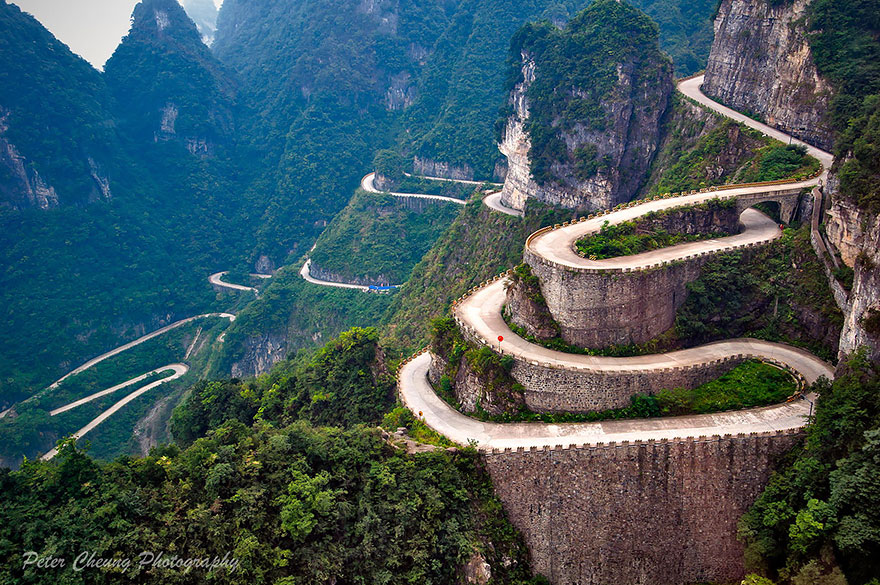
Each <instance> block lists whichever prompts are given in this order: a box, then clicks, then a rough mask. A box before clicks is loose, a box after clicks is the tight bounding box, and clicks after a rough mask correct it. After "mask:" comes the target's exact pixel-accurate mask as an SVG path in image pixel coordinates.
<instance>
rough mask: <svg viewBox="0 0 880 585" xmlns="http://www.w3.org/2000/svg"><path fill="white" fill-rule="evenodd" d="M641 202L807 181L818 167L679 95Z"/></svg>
mask: <svg viewBox="0 0 880 585" xmlns="http://www.w3.org/2000/svg"><path fill="white" fill-rule="evenodd" d="M661 137H662V139H661V142H660V148H659V150H658V153H657V157H656V158H655V159H654V162H653V163H652V165H651V172H650V175H649V177H648V180H647V182H646V183H645V185H644V186H643V187H642V189H641V190H640V195H639V196H640V197H645V196H650V195H657V194H659V193H673V192H676V193H677V192H681V191H689V190H691V189H700V188H703V187H709V186H713V185H716V186H717V185H727V184H734V183H748V182H752V181H772V180H776V179H783V178H795V177H802V176H806V175H809V174H810V173H812V172H813V171H815V170H816V169H818V168H819V161H817V160H815V159H813V158H811V157H808V156H805V154H804V153H803V152H802V151H801V149H798V148H797V147H790V146H786V145H784V144H782V143H781V142H779V141H777V140H773V139H770V138H768V137H767V136H764V135H763V134H761V133H760V132H757V131H755V130H751V129H750V128H748V127H747V126H745V125H744V124H738V123H736V122H734V121H732V120H730V119H727V118H723V117H722V116H720V115H718V114H715V113H714V112H711V111H709V110H708V109H706V108H702V107H700V106H699V105H697V104H695V103H693V102H691V101H689V100H688V99H686V98H684V97H682V96H681V95H678V94H677V95H675V96H674V97H673V100H672V107H671V109H670V112H669V113H668V114H667V116H666V119H665V120H664V122H663V127H662V128H661Z"/></svg>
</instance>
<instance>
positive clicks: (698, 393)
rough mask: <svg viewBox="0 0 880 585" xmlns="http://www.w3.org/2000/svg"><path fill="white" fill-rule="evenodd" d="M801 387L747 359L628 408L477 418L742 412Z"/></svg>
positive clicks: (635, 400) (593, 418) (568, 419)
mask: <svg viewBox="0 0 880 585" xmlns="http://www.w3.org/2000/svg"><path fill="white" fill-rule="evenodd" d="M796 388H797V385H796V384H795V383H794V380H793V379H792V377H791V375H790V374H788V373H786V372H784V371H782V370H780V369H779V368H777V367H775V366H772V365H769V364H765V363H763V362H759V361H756V360H747V361H745V362H743V363H742V364H740V365H738V366H736V367H735V368H733V369H731V370H730V371H729V372H727V373H725V374H724V375H722V376H720V377H719V378H717V379H715V380H712V381H711V382H707V383H705V384H701V385H700V386H697V387H696V388H691V389H686V388H673V389H667V390H661V391H659V392H657V393H656V394H636V395H634V396H633V397H632V398H631V402H630V404H629V405H628V406H624V407H623V408H612V409H607V410H600V411H595V412H585V413H572V412H567V413H540V412H532V411H530V410H528V408H526V407H525V406H523V407H522V408H520V409H519V410H518V411H513V412H505V413H503V414H497V415H493V414H489V413H487V412H485V411H484V410H478V411H477V412H476V413H475V414H474V416H475V417H476V418H479V419H480V420H486V421H494V422H545V423H577V422H598V421H603V420H621V419H631V418H656V417H661V416H685V415H689V414H707V413H712V412H723V411H729V410H741V409H744V408H753V407H758V406H767V405H769V404H778V403H780V402H783V401H784V400H785V399H786V398H788V397H790V396H791V395H792V394H794V392H795V390H796Z"/></svg>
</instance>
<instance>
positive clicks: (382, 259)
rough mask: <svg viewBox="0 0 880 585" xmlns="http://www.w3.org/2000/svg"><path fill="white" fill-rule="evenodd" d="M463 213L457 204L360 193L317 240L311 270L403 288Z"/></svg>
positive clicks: (351, 279) (311, 254)
mask: <svg viewBox="0 0 880 585" xmlns="http://www.w3.org/2000/svg"><path fill="white" fill-rule="evenodd" d="M451 185H453V186H455V184H454V183H453V184H451ZM459 211H460V207H459V206H458V205H457V204H455V203H442V202H441V203H435V202H429V201H428V202H420V201H417V200H414V201H412V202H409V201H403V200H401V199H399V198H397V197H393V196H391V195H380V194H376V193H366V192H363V191H361V192H359V193H358V194H357V195H355V197H354V199H352V201H351V203H350V204H349V205H348V206H347V207H346V208H345V209H344V210H343V211H341V212H340V213H339V215H337V216H336V217H335V218H333V221H332V222H330V225H329V226H327V229H326V230H324V233H322V234H321V236H320V237H319V238H318V241H317V242H316V243H315V249H314V250H313V251H312V252H311V253H310V257H311V258H312V265H313V266H319V267H320V268H321V269H323V270H327V271H329V272H331V273H333V274H336V275H338V276H339V278H340V279H342V280H343V281H346V282H352V281H353V280H354V279H360V281H369V282H376V283H381V284H395V285H396V284H402V283H404V282H405V281H406V279H407V278H408V277H409V273H410V271H411V270H412V268H413V266H415V264H416V263H417V262H418V261H419V260H421V258H422V256H424V255H425V252H427V251H428V249H429V248H430V247H431V246H432V245H433V244H434V242H435V241H436V240H437V238H438V237H439V236H440V235H441V234H442V233H443V232H444V231H445V230H446V228H448V227H449V225H450V224H451V223H452V220H453V219H454V218H455V216H456V215H457V214H458V212H459Z"/></svg>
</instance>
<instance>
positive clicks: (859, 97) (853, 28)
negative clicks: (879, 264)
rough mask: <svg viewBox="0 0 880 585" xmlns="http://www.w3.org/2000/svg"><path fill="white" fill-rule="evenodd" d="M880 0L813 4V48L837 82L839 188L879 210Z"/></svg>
mask: <svg viewBox="0 0 880 585" xmlns="http://www.w3.org/2000/svg"><path fill="white" fill-rule="evenodd" d="M878 15H880V2H878V0H846V1H837V0H818V1H816V2H812V3H811V4H810V28H811V30H812V31H813V32H812V34H811V35H810V49H811V51H812V54H813V58H814V59H815V60H816V66H817V68H818V69H819V72H820V73H821V74H822V75H824V76H826V77H827V78H828V79H829V80H830V81H831V84H832V85H833V87H834V97H833V99H832V111H831V118H832V122H833V124H834V126H835V128H836V130H837V131H838V133H839V135H838V140H837V142H836V144H835V149H836V152H835V155H836V156H835V160H836V164H837V165H839V167H840V168H839V172H840V189H841V191H842V192H843V194H844V195H846V196H847V197H849V198H851V199H852V200H854V201H856V202H857V203H858V204H859V205H860V206H861V207H863V208H865V209H867V210H869V211H872V212H874V213H876V212H878V211H880V190H878V185H880V40H878V36H877V31H878V30H880V21H878Z"/></svg>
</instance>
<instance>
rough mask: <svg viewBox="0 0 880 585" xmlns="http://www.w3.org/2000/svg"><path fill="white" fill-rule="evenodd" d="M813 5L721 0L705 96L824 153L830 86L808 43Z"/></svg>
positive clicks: (828, 139)
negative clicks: (807, 23)
mask: <svg viewBox="0 0 880 585" xmlns="http://www.w3.org/2000/svg"><path fill="white" fill-rule="evenodd" d="M808 6H809V0H792V1H791V2H775V3H774V2H768V1H767V0H722V2H721V5H720V7H719V9H718V16H717V17H716V19H715V42H714V43H713V44H712V51H711V53H710V54H709V63H708V65H707V66H706V79H705V82H704V84H703V91H704V92H705V93H706V94H707V95H710V96H712V97H714V98H716V99H717V100H719V101H721V102H723V103H724V104H726V105H728V106H730V107H731V108H734V109H736V110H739V111H741V112H749V113H752V114H755V115H757V116H759V117H761V118H762V119H763V120H764V122H766V123H767V124H769V125H771V126H775V127H777V128H779V129H781V130H783V131H785V132H787V133H789V134H792V135H794V136H797V137H798V138H801V139H803V140H805V141H806V142H809V143H811V144H814V145H816V146H820V147H822V148H824V149H826V150H830V148H831V146H832V142H833V132H832V129H831V125H830V121H829V118H828V114H827V112H828V103H829V99H830V97H831V86H830V85H829V83H828V82H827V81H826V80H825V79H823V78H822V77H820V76H819V74H818V72H817V71H816V65H815V63H814V61H813V57H812V54H811V52H810V47H809V43H808V41H807V37H806V30H805V28H804V27H805V24H804V23H805V19H806V13H807V8H808Z"/></svg>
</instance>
